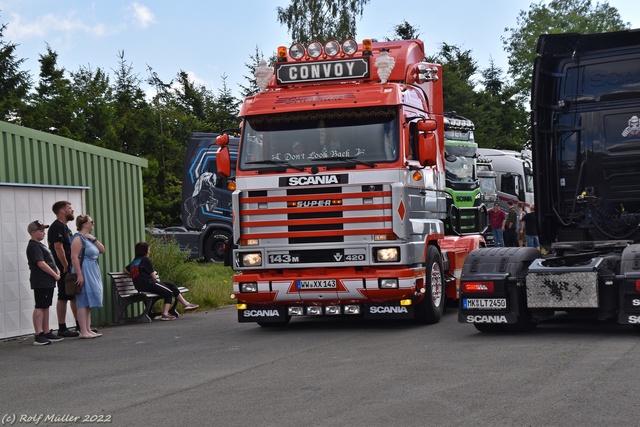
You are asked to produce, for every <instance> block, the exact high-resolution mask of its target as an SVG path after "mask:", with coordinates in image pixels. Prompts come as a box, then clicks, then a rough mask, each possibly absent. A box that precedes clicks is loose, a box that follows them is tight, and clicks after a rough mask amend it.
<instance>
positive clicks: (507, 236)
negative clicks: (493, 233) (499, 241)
mask: <svg viewBox="0 0 640 427" xmlns="http://www.w3.org/2000/svg"><path fill="white" fill-rule="evenodd" d="M507 205H509V212H508V213H507V222H506V223H505V226H504V245H505V246H507V247H517V246H518V210H517V209H516V207H515V206H514V205H513V202H512V201H511V200H509V201H508V202H507Z"/></svg>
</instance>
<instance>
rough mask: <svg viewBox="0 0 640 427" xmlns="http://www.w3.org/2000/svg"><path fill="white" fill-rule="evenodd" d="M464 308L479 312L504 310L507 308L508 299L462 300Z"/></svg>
mask: <svg viewBox="0 0 640 427" xmlns="http://www.w3.org/2000/svg"><path fill="white" fill-rule="evenodd" d="M462 308H470V309H474V308H475V309H479V310H504V309H506V308H507V299H506V298H462Z"/></svg>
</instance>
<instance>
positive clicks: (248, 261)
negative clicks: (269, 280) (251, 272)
mask: <svg viewBox="0 0 640 427" xmlns="http://www.w3.org/2000/svg"><path fill="white" fill-rule="evenodd" d="M260 265H262V255H261V254H260V253H259V252H257V253H246V254H242V266H243V267H257V266H260Z"/></svg>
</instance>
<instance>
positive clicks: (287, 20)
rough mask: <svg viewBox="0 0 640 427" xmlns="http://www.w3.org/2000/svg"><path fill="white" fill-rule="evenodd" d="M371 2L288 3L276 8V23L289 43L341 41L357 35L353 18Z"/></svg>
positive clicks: (310, 0)
mask: <svg viewBox="0 0 640 427" xmlns="http://www.w3.org/2000/svg"><path fill="white" fill-rule="evenodd" d="M369 1H370V0H291V4H290V5H289V6H288V7H286V8H282V7H278V8H277V13H278V22H279V23H280V24H284V25H286V26H287V28H288V31H289V34H290V35H291V38H292V40H294V41H296V42H300V43H309V42H311V41H314V40H315V41H318V42H321V43H324V42H326V41H327V40H331V39H335V40H338V41H343V40H345V39H348V38H350V37H355V35H356V17H357V16H362V13H363V12H364V6H365V5H366V4H367V3H369Z"/></svg>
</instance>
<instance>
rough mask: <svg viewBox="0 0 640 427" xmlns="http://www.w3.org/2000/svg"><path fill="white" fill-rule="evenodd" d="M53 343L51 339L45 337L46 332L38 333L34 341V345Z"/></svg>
mask: <svg viewBox="0 0 640 427" xmlns="http://www.w3.org/2000/svg"><path fill="white" fill-rule="evenodd" d="M48 344H51V341H49V340H48V339H46V338H45V337H44V333H40V334H38V335H36V338H35V340H34V341H33V345H48Z"/></svg>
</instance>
